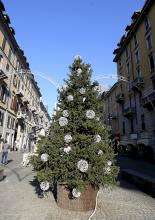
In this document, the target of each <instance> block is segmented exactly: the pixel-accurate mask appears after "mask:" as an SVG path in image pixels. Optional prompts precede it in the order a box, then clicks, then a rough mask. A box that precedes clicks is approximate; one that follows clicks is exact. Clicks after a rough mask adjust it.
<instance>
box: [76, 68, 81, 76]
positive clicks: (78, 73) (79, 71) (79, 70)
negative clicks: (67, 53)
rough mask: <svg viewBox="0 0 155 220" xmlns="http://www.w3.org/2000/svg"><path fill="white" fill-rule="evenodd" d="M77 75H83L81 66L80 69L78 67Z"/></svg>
mask: <svg viewBox="0 0 155 220" xmlns="http://www.w3.org/2000/svg"><path fill="white" fill-rule="evenodd" d="M76 72H77V76H80V75H81V73H82V69H81V68H79V69H77V71H76Z"/></svg>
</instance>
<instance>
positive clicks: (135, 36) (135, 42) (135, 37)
mask: <svg viewBox="0 0 155 220" xmlns="http://www.w3.org/2000/svg"><path fill="white" fill-rule="evenodd" d="M133 39H134V46H135V47H137V46H138V41H137V35H136V34H135V35H134V37H133Z"/></svg>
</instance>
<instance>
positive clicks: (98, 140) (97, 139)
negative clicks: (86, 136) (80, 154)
mask: <svg viewBox="0 0 155 220" xmlns="http://www.w3.org/2000/svg"><path fill="white" fill-rule="evenodd" d="M100 141H101V136H100V135H99V134H97V135H96V136H95V143H99V142H100Z"/></svg>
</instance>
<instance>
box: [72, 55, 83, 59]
mask: <svg viewBox="0 0 155 220" xmlns="http://www.w3.org/2000/svg"><path fill="white" fill-rule="evenodd" d="M74 59H75V60H81V59H82V57H81V56H80V55H76V56H75V57H74Z"/></svg>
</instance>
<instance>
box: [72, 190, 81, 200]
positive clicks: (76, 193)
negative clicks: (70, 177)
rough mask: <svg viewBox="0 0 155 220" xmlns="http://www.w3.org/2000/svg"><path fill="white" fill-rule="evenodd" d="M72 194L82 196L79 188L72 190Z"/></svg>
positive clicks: (76, 196) (77, 196)
mask: <svg viewBox="0 0 155 220" xmlns="http://www.w3.org/2000/svg"><path fill="white" fill-rule="evenodd" d="M72 195H73V197H75V198H79V197H80V196H81V192H80V191H79V190H78V189H76V188H74V189H73V190H72Z"/></svg>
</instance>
